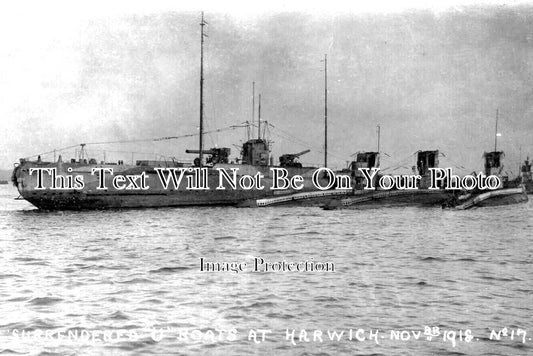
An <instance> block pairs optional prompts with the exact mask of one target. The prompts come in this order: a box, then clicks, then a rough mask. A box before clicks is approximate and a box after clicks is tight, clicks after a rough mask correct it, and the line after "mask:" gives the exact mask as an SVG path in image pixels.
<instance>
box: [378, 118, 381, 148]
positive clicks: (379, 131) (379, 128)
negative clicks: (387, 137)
mask: <svg viewBox="0 0 533 356" xmlns="http://www.w3.org/2000/svg"><path fill="white" fill-rule="evenodd" d="M377 129H378V154H379V139H380V136H381V126H379V125H378V126H377Z"/></svg>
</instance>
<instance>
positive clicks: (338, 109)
mask: <svg viewBox="0 0 533 356" xmlns="http://www.w3.org/2000/svg"><path fill="white" fill-rule="evenodd" d="M3 7H4V8H2V11H1V15H0V44H1V46H0V125H1V128H2V131H1V132H2V133H3V137H2V138H1V140H0V168H9V167H11V166H12V164H13V163H14V162H16V161H17V160H18V158H20V157H24V156H30V155H33V154H36V153H40V152H45V151H49V150H53V149H55V148H57V149H59V148H62V147H66V146H71V145H75V144H78V143H82V142H101V141H116V140H133V139H140V138H152V137H153V138H155V137H162V136H176V135H182V134H189V133H194V132H197V129H198V120H199V63H200V43H199V40H200V26H199V22H200V13H199V11H196V9H191V8H187V9H184V8H173V7H172V5H168V6H166V7H162V8H148V9H146V8H140V9H134V10H135V11H130V10H132V9H128V8H126V7H124V8H122V9H121V8H118V9H117V8H116V7H115V8H109V9H107V8H105V7H103V8H102V7H99V8H98V9H97V10H98V11H90V10H91V8H86V9H82V10H80V9H75V8H69V7H68V6H66V7H64V8H61V11H57V10H58V9H57V8H55V9H52V10H50V9H48V8H45V7H41V8H31V9H29V8H28V9H26V8H23V7H18V8H16V9H13V8H5V6H3ZM185 10H186V11H185ZM193 10H194V11H193ZM209 10H210V8H209V7H208V8H207V9H206V11H205V19H206V21H207V22H208V23H209V25H208V26H207V27H206V32H207V34H208V36H209V37H207V38H206V42H205V113H206V114H205V122H206V129H207V130H209V129H215V128H224V127H228V126H230V125H235V124H240V123H242V122H244V121H246V120H251V118H252V82H253V81H255V83H256V94H258V93H261V95H262V118H263V119H264V120H268V122H270V123H271V124H272V125H273V126H274V128H271V130H270V131H271V134H272V136H271V139H272V140H273V141H274V142H273V146H272V149H273V154H274V156H275V160H276V162H277V158H278V156H279V155H281V154H282V153H292V152H298V151H302V150H304V149H306V148H310V149H311V153H309V154H307V155H305V156H304V157H303V158H302V160H303V161H304V162H305V163H309V164H317V165H319V164H321V163H322V162H323V153H322V151H321V150H322V147H323V140H324V139H323V133H324V132H323V121H324V71H323V66H324V63H323V62H322V60H323V57H324V54H327V55H328V82H329V96H328V121H329V133H328V135H329V144H328V145H329V149H330V153H331V154H330V156H329V159H328V161H329V163H330V165H331V166H333V167H338V168H341V167H343V166H344V165H345V164H346V161H348V160H350V155H351V154H352V153H354V152H356V151H360V150H375V149H376V125H378V124H379V125H381V133H382V135H381V150H382V151H383V152H385V153H387V154H388V155H389V156H390V158H389V157H384V158H383V161H382V166H383V167H384V168H385V167H389V166H392V167H395V166H397V165H401V166H405V167H410V166H412V165H413V164H414V158H413V157H412V153H414V152H415V151H417V150H421V149H423V150H425V149H440V150H441V151H442V152H443V153H444V155H445V156H443V157H441V159H440V165H441V166H443V167H454V168H455V167H458V166H464V167H465V169H464V170H463V173H467V172H471V171H472V170H474V169H475V170H480V169H481V167H482V158H481V156H482V154H483V152H484V151H488V150H492V149H493V148H494V129H495V127H494V125H495V118H496V110H497V109H499V112H500V119H499V130H498V131H499V132H500V133H501V134H502V136H501V137H499V139H498V149H502V150H504V151H505V152H506V168H507V169H508V170H511V171H513V172H514V173H517V171H518V160H519V153H520V146H521V147H522V158H524V157H525V156H526V154H528V153H529V154H531V156H533V119H532V118H533V85H532V84H533V37H532V36H533V6H530V5H527V4H521V5H513V6H496V5H477V6H476V5H468V6H461V4H455V6H453V7H451V8H450V7H443V8H439V9H423V8H422V7H416V8H415V9H403V10H402V9H393V11H383V10H380V9H365V10H364V11H357V9H353V8H351V9H342V8H341V9H338V10H337V11H327V12H326V11H321V10H320V9H318V10H317V9H314V10H312V11H310V10H309V9H302V11H298V8H284V7H280V8H279V9H276V8H272V9H268V8H263V9H261V10H260V11H255V12H250V13H245V12H242V11H238V9H235V10H233V11H232V10H231V9H229V10H227V11H224V9H223V8H212V9H211V11H209ZM281 10H288V11H281ZM256 103H257V98H256ZM256 114H257V110H256ZM256 120H257V115H256ZM287 134H290V135H292V136H293V137H290V136H288V135H287ZM244 139H245V131H244V130H243V129H236V130H233V131H229V132H223V133H218V134H210V135H206V138H205V142H206V147H213V146H215V145H216V146H219V147H231V148H232V157H236V156H237V155H238V153H239V150H238V149H237V148H236V147H235V146H234V145H240V144H241V143H242V141H243V140H244ZM197 145H198V143H197V138H196V137H194V138H188V139H181V140H173V141H165V142H159V143H150V142H147V143H135V144H121V145H117V144H115V145H112V146H108V147H101V146H89V147H88V148H87V149H88V152H89V154H90V155H91V156H96V157H97V158H98V159H99V160H100V159H102V158H101V156H102V153H101V152H99V151H100V150H104V149H105V150H106V154H107V158H108V159H118V158H120V157H122V158H124V157H126V159H129V158H130V156H129V155H128V154H126V153H121V152H118V153H113V152H112V151H124V152H126V151H132V150H133V151H135V152H147V153H150V158H153V157H155V155H154V154H153V153H155V152H159V153H161V154H164V155H167V156H175V157H180V158H188V159H192V158H193V157H191V156H190V155H187V154H185V149H186V148H197ZM71 155H72V154H67V156H68V158H70V156H71ZM138 158H142V157H138ZM404 170H405V169H404ZM399 171H402V169H400V170H399Z"/></svg>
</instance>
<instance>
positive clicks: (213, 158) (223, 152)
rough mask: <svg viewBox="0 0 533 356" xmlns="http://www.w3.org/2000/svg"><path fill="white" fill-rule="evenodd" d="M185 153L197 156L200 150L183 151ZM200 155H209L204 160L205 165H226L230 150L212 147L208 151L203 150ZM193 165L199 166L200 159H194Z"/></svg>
mask: <svg viewBox="0 0 533 356" xmlns="http://www.w3.org/2000/svg"><path fill="white" fill-rule="evenodd" d="M185 152H187V153H195V154H199V153H200V150H185ZM202 153H203V154H207V155H209V156H208V157H207V158H206V163H207V164H217V163H228V162H229V159H228V158H229V155H230V154H231V149H230V148H228V147H220V148H218V147H214V148H211V149H210V150H203V151H202ZM194 165H195V166H200V158H198V157H197V158H195V159H194Z"/></svg>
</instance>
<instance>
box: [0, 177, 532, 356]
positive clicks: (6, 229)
mask: <svg viewBox="0 0 533 356" xmlns="http://www.w3.org/2000/svg"><path fill="white" fill-rule="evenodd" d="M17 196H18V193H17V192H16V190H15V188H14V187H12V186H10V185H9V186H6V185H2V186H0V237H1V238H0V282H1V284H0V315H1V316H2V318H1V320H0V354H2V355H3V354H10V353H14V354H17V353H20V354H28V355H150V354H154V355H156V354H158V355H191V354H192V355H194V354H197V355H204V354H209V355H246V354H258V355H269V354H281V355H339V354H350V355H358V354H360V355H363V354H364V355H369V354H372V355H395V354H398V355H407V354H414V355H429V354H434V355H450V354H455V355H514V354H523V355H526V354H531V353H533V347H532V345H533V268H532V263H533V237H532V231H533V203H532V201H530V202H528V203H524V204H519V205H511V206H504V207H491V208H480V209H476V210H467V211H455V210H442V209H440V208H417V207H401V208H394V207H382V208H372V209H359V210H336V211H325V210H322V209H320V208H310V207H306V208H302V207H277V208H276V207H272V208H257V209H252V208H243V209H238V208H230V207H205V208H164V209H133V210H109V211H80V212H71V211H56V212H45V211H39V210H37V209H35V208H33V207H32V206H31V204H29V203H28V202H26V201H24V200H14V198H16V197H17ZM530 198H531V196H530ZM201 261H202V262H205V263H210V265H209V270H206V269H205V266H202V264H201ZM256 261H264V262H265V263H269V264H270V268H269V269H267V270H264V268H259V269H258V268H255V267H256ZM232 264H233V265H232ZM311 264H313V265H314V266H315V267H316V266H319V267H316V268H315V269H313V270H309V269H310V267H309V268H304V267H303V266H311ZM325 264H329V266H333V267H334V270H331V268H330V269H329V270H324V269H321V268H320V266H321V265H325ZM237 265H239V266H240V268H238V270H235V269H236V268H233V269H232V268H229V267H231V266H234V267H235V266H237ZM289 265H291V266H292V269H291V268H289V267H287V266H289ZM283 266H285V267H283ZM295 266H301V267H302V268H300V269H299V270H297V268H296V267H295ZM287 269H289V270H287Z"/></svg>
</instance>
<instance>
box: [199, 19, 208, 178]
mask: <svg viewBox="0 0 533 356" xmlns="http://www.w3.org/2000/svg"><path fill="white" fill-rule="evenodd" d="M206 24H207V22H205V21H204V12H203V11H202V22H200V27H201V29H202V30H201V34H200V142H199V150H200V167H202V164H203V163H202V162H203V158H204V152H203V149H204V146H203V136H204V37H205V36H206V35H204V26H205V25H206Z"/></svg>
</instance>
